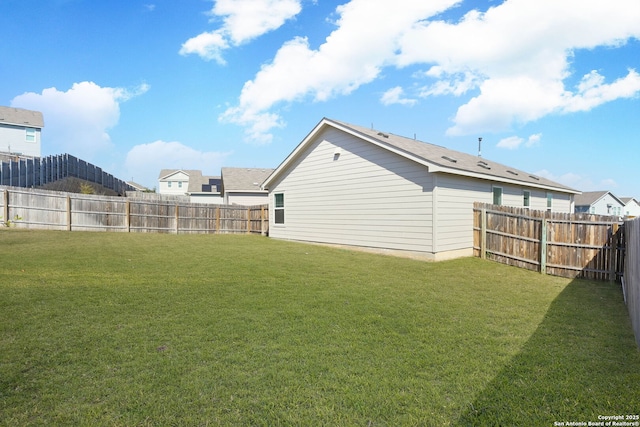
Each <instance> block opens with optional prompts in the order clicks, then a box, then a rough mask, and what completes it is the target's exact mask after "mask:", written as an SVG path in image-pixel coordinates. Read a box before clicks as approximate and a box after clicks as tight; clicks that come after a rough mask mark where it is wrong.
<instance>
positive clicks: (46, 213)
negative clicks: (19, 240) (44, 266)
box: [0, 187, 269, 235]
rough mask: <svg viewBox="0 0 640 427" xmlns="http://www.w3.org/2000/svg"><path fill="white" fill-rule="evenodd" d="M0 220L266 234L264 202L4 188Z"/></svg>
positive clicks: (58, 226) (73, 227)
mask: <svg viewBox="0 0 640 427" xmlns="http://www.w3.org/2000/svg"><path fill="white" fill-rule="evenodd" d="M0 192H1V193H2V199H1V203H2V205H1V206H2V211H1V212H2V221H7V220H11V222H12V225H14V226H16V227H20V228H35V229H53V230H69V231H80V230H83V231H120V232H138V233H176V234H177V233H217V234H223V233H226V234H229V233H253V234H262V235H264V234H266V233H267V232H268V224H269V217H268V215H269V209H267V207H266V206H249V207H247V206H236V205H233V206H226V205H208V204H201V203H187V202H182V201H170V200H155V201H153V200H148V199H143V198H139V199H136V198H123V197H110V196H97V195H87V194H75V193H64V192H57V191H46V190H33V189H26V188H16V187H0Z"/></svg>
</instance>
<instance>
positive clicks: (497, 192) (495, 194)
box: [493, 187, 502, 205]
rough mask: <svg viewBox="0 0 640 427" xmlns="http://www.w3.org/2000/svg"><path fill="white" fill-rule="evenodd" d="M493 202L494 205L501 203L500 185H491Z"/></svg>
mask: <svg viewBox="0 0 640 427" xmlns="http://www.w3.org/2000/svg"><path fill="white" fill-rule="evenodd" d="M493 204H494V205H501V204H502V188H501V187H493Z"/></svg>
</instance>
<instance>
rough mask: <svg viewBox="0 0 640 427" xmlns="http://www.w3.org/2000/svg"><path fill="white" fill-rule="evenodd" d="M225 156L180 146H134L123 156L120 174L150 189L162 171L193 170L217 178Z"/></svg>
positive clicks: (161, 143)
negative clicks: (121, 172) (123, 160)
mask: <svg viewBox="0 0 640 427" xmlns="http://www.w3.org/2000/svg"><path fill="white" fill-rule="evenodd" d="M229 155H231V153H230V152H228V153H221V152H213V151H210V152H202V151H198V150H195V149H193V148H191V147H188V146H186V145H184V144H182V143H180V142H165V141H154V142H151V143H149V144H141V145H136V146H135V147H133V148H132V149H131V150H130V151H129V152H128V153H127V157H126V160H125V164H124V172H123V173H124V176H125V177H126V178H125V179H127V180H129V179H133V181H135V182H137V183H139V184H142V185H145V186H147V187H149V188H153V187H157V185H158V173H159V172H160V170H162V169H196V170H201V171H202V173H203V174H204V175H219V173H220V168H221V167H222V164H223V162H224V160H225V159H226V158H227V157H228V156H229Z"/></svg>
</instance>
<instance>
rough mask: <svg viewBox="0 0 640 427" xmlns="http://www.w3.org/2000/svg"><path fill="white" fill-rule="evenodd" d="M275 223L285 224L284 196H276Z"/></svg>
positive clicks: (280, 194)
mask: <svg viewBox="0 0 640 427" xmlns="http://www.w3.org/2000/svg"><path fill="white" fill-rule="evenodd" d="M275 216H276V218H275V223H276V224H284V194H282V193H278V194H276V195H275Z"/></svg>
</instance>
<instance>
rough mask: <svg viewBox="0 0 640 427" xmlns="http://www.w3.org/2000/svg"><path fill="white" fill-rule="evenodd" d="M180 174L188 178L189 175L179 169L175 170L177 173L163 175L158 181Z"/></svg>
mask: <svg viewBox="0 0 640 427" xmlns="http://www.w3.org/2000/svg"><path fill="white" fill-rule="evenodd" d="M180 172H182V173H183V174H185V175H187V176H189V174H188V173H187V172H185V171H184V170H182V169H180V170H177V171H175V172H171V173H170V174H168V175H165V176H163V177H161V178H159V181H162V180H163V179H168V178H171V177H172V176H174V175H177V174H179V173H180Z"/></svg>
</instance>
